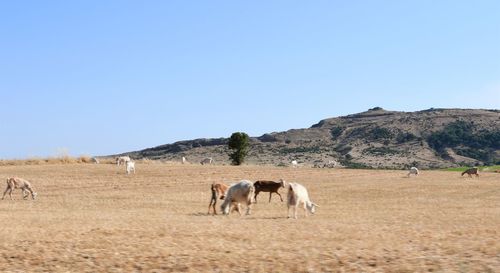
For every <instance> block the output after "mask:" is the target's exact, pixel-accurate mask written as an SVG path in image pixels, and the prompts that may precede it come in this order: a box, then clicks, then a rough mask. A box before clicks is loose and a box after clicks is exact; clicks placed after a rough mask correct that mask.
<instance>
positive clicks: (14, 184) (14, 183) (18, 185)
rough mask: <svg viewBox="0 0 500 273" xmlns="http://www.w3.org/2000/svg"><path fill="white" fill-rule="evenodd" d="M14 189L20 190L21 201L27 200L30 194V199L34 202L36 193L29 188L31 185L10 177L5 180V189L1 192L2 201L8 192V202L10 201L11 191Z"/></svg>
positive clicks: (26, 181) (23, 180) (24, 180)
mask: <svg viewBox="0 0 500 273" xmlns="http://www.w3.org/2000/svg"><path fill="white" fill-rule="evenodd" d="M14 189H21V190H22V191H23V199H26V198H28V196H29V195H30V194H31V198H32V199H33V200H35V198H36V195H37V194H36V192H34V191H33V188H32V187H31V183H30V182H29V181H28V180H26V179H22V178H17V177H10V178H7V188H6V189H5V191H4V192H3V196H2V200H3V199H4V198H5V195H6V194H7V192H9V196H10V200H13V199H12V191H13V190H14Z"/></svg>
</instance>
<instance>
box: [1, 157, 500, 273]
mask: <svg viewBox="0 0 500 273" xmlns="http://www.w3.org/2000/svg"><path fill="white" fill-rule="evenodd" d="M124 173H125V171H124V169H123V168H118V167H116V166H114V165H111V164H99V165H97V164H96V165H93V164H67V165H30V166H1V167H0V177H7V176H19V177H23V178H26V179H28V180H30V181H31V182H32V184H33V186H34V187H35V189H36V191H37V192H38V194H39V195H38V200H36V201H31V200H29V201H26V200H22V199H21V193H20V191H17V192H14V197H15V200H14V201H10V200H4V201H2V202H0V218H1V219H2V223H3V224H2V226H1V229H0V271H2V272H8V271H11V272H19V271H22V272H24V271H29V272H36V271H50V272H67V271H72V272H75V271H77V272H121V271H125V272H131V271H142V272H183V271H187V272H424V271H425V272H429V271H434V272H440V271H441V272H498V271H500V208H499V204H500V182H499V181H500V179H499V178H500V175H499V174H496V173H484V174H482V176H481V177H480V178H479V179H475V178H474V179H470V178H462V177H460V174H459V173H455V172H444V171H424V172H423V173H422V174H421V175H420V176H418V177H415V178H414V177H412V178H406V177H405V176H406V171H376V170H369V171H368V170H343V169H307V168H299V169H292V168H272V167H257V166H243V167H232V166H199V165H175V164H143V163H141V162H138V163H137V174H136V175H129V176H127V175H125V174H124ZM279 178H284V179H285V180H289V181H296V182H300V183H302V184H304V185H305V186H306V187H308V189H309V192H310V195H311V199H312V200H313V201H314V202H315V203H317V204H319V205H320V206H321V207H320V208H319V209H318V211H317V214H316V215H314V216H311V217H309V218H307V219H305V218H304V217H303V212H302V211H300V213H299V219H298V220H290V219H286V205H285V204H284V203H281V202H280V201H279V198H278V197H277V196H273V199H272V202H271V203H268V202H267V199H268V197H267V194H260V195H259V203H258V204H256V205H254V209H253V214H252V215H251V216H249V217H239V216H237V214H232V215H230V216H229V217H223V216H207V215H206V214H207V211H208V203H209V200H210V190H209V189H210V184H211V183H213V182H226V183H227V182H231V181H237V180H240V179H250V180H258V179H274V180H277V179H279ZM4 183H5V182H2V184H1V185H2V187H3V185H4ZM281 192H282V193H285V191H283V190H281ZM218 205H220V203H219V204H218ZM218 209H219V208H218Z"/></svg>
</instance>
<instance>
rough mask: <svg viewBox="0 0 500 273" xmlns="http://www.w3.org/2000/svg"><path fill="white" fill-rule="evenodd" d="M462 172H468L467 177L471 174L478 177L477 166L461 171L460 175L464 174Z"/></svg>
mask: <svg viewBox="0 0 500 273" xmlns="http://www.w3.org/2000/svg"><path fill="white" fill-rule="evenodd" d="M464 174H468V175H469V177H472V175H473V174H474V175H476V177H479V172H478V168H477V167H473V168H470V169H467V170H465V171H464V172H463V173H462V176H464Z"/></svg>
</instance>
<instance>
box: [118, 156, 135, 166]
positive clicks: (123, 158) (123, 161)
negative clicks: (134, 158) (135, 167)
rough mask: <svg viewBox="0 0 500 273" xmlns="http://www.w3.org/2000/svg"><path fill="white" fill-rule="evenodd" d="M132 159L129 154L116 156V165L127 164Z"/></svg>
mask: <svg viewBox="0 0 500 273" xmlns="http://www.w3.org/2000/svg"><path fill="white" fill-rule="evenodd" d="M129 161H131V159H130V157H128V156H119V157H117V158H116V165H117V166H120V165H122V164H123V165H125V164H127V162H129Z"/></svg>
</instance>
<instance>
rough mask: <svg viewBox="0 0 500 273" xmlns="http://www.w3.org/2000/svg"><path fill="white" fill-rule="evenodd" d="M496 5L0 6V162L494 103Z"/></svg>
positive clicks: (499, 67) (498, 84) (498, 104)
mask: <svg viewBox="0 0 500 273" xmlns="http://www.w3.org/2000/svg"><path fill="white" fill-rule="evenodd" d="M498 14H500V2H497V1H479V2H474V3H471V2H470V1H439V2H435V1H409V2H404V3H403V2H392V1H379V2H376V3H375V2H370V1H355V2H342V1H315V2H312V3H303V2H295V1H286V2H285V1H254V2H230V1H219V2H210V3H209V2H203V1H190V2H189V3H188V2H182V1H169V2H164V1H148V2H145V3H139V2H134V1H106V2H98V1H72V2H63V1H54V2H37V1H17V2H4V3H0V33H1V34H2V37H4V42H3V43H2V44H0V49H1V50H0V58H1V59H2V61H3V62H2V64H3V65H2V66H1V67H0V75H2V80H1V81H0V101H1V102H2V106H3V107H0V114H1V116H2V117H3V121H2V122H1V125H0V142H1V143H2V145H1V148H0V159H13V158H27V157H47V156H57V155H59V154H61V153H69V154H70V155H72V156H78V155H106V154H116V153H122V152H127V151H133V150H140V149H144V148H149V147H154V146H158V145H162V144H167V143H173V142H176V141H181V140H190V139H196V138H218V137H229V136H230V134H231V133H232V132H236V131H243V132H246V133H247V134H249V135H251V136H260V135H262V134H264V133H270V132H275V131H285V130H289V129H297V128H306V127H309V126H311V125H313V124H315V123H317V122H319V121H320V120H322V119H325V118H330V117H336V116H343V115H349V114H354V113H358V112H363V111H366V110H368V109H370V108H373V107H382V108H384V109H386V110H394V111H405V112H412V111H420V110H425V109H429V108H465V109H499V108H500V50H499V48H500V17H499V16H498Z"/></svg>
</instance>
